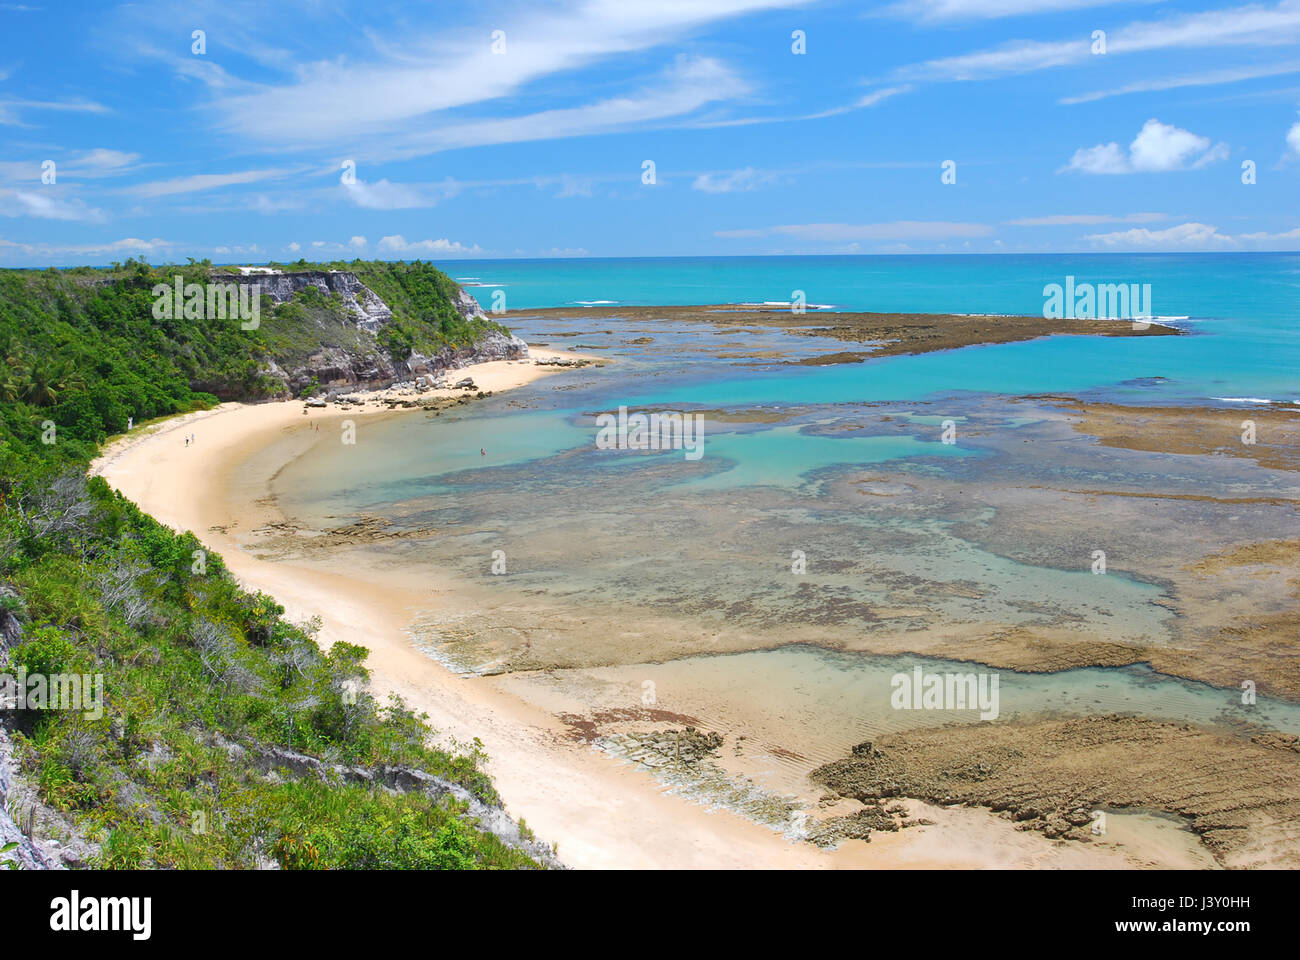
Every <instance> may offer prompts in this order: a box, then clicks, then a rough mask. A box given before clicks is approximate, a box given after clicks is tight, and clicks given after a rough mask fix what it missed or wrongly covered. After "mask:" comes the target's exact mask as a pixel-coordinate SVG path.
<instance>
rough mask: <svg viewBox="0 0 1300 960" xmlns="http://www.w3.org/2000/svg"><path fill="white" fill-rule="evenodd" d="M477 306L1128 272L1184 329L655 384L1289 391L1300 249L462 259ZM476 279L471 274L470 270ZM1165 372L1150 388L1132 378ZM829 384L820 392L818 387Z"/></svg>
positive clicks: (845, 304) (706, 396) (951, 289)
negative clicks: (743, 380) (1175, 333)
mask: <svg viewBox="0 0 1300 960" xmlns="http://www.w3.org/2000/svg"><path fill="white" fill-rule="evenodd" d="M447 269H448V272H450V273H451V275H452V276H454V277H457V278H473V279H469V280H467V281H466V282H468V283H470V284H476V285H474V286H470V287H468V289H469V290H470V292H471V293H473V294H474V295H475V296H476V297H478V298H479V300H480V302H481V303H483V305H484V307H485V308H487V309H490V308H491V306H492V303H493V295H494V293H496V292H497V291H503V292H504V295H505V305H506V307H507V308H508V309H510V310H520V309H531V308H537V307H566V306H567V307H575V308H576V309H582V307H583V305H589V304H600V305H620V304H622V305H641V304H646V305H675V304H703V303H764V302H787V303H788V302H790V300H791V297H792V295H793V293H794V291H803V293H804V295H805V297H806V300H807V303H808V304H809V305H822V306H825V307H828V308H829V309H831V310H862V311H878V312H921V313H989V314H1030V315H1041V313H1042V310H1043V306H1044V300H1045V297H1044V294H1043V290H1044V287H1045V286H1047V285H1048V284H1061V285H1064V284H1065V282H1066V277H1067V276H1073V277H1075V280H1076V283H1080V284H1081V283H1092V284H1103V283H1129V284H1131V283H1138V284H1149V285H1150V287H1151V312H1152V314H1153V315H1155V316H1156V317H1160V318H1176V319H1173V320H1170V321H1168V322H1171V323H1173V324H1174V325H1176V326H1181V327H1183V328H1184V329H1186V330H1188V331H1189V332H1191V333H1193V334H1194V336H1190V337H1181V338H1176V339H1175V338H1125V339H1110V338H1078V337H1059V338H1050V339H1047V340H1043V341H1035V342H1033V343H1028V344H1007V345H999V346H990V347H982V348H978V351H976V352H973V353H967V352H959V353H945V354H933V355H928V356H924V357H917V358H909V359H908V360H907V361H906V362H905V363H901V364H898V363H892V362H889V363H879V364H874V363H868V364H866V365H862V366H857V365H855V366H853V367H851V368H838V369H835V370H833V371H831V372H830V373H829V375H828V376H824V375H823V373H824V372H823V371H807V370H799V371H797V372H795V373H783V374H780V375H774V376H772V377H769V378H767V379H764V380H762V381H758V380H753V381H751V382H750V383H749V385H748V387H747V389H746V391H745V392H744V393H743V394H737V393H735V392H734V391H735V387H733V386H732V385H730V384H727V385H724V384H720V383H718V384H715V386H714V388H712V389H707V388H703V387H699V386H695V387H693V388H692V390H693V391H694V392H693V393H691V394H689V396H688V394H686V393H682V394H679V395H671V394H670V395H666V396H665V397H663V398H662V399H666V400H684V399H698V400H699V402H701V403H713V402H718V401H719V400H722V401H725V400H734V401H735V402H755V401H756V400H762V399H769V400H771V399H776V398H778V397H779V398H782V399H790V400H792V401H797V400H799V399H802V398H804V397H806V396H807V395H808V394H809V393H815V394H817V395H819V396H834V397H837V398H843V399H846V400H848V399H858V400H867V399H877V400H887V399H894V400H897V399H906V398H913V397H919V396H924V395H926V394H929V393H933V392H936V391H961V390H974V391H995V392H1004V393H1012V394H1016V393H1031V392H1045V391H1049V390H1059V391H1072V392H1076V393H1077V392H1082V391H1085V390H1090V389H1109V390H1111V391H1113V392H1114V393H1115V395H1116V396H1117V397H1118V398H1121V399H1127V400H1128V401H1129V402H1139V401H1140V402H1185V401H1189V400H1197V399H1204V400H1213V398H1248V397H1249V398H1259V399H1271V400H1277V401H1283V402H1294V401H1298V400H1300V382H1298V380H1297V371H1300V255H1297V254H1091V255H1082V254H1081V255H1025V256H1015V255H1004V256H995V255H989V256H956V255H954V256H862V257H853V256H845V257H711V258H665V259H617V260H607V259H591V260H496V261H487V260H485V261H457V262H456V263H454V264H451V265H449V266H448V268H447ZM477 284H482V285H481V286H480V285H477ZM1153 376H1163V377H1165V378H1167V381H1168V382H1162V383H1160V384H1158V385H1156V386H1154V387H1152V388H1143V389H1135V388H1130V387H1127V386H1125V384H1126V382H1127V381H1132V380H1141V379H1144V378H1148V377H1153ZM828 391H829V393H828Z"/></svg>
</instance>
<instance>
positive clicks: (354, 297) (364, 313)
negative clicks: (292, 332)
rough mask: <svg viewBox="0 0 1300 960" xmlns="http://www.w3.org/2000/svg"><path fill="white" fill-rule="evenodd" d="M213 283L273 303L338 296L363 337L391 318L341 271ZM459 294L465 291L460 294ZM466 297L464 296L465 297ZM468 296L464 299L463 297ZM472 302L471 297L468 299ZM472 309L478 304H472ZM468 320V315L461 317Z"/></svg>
mask: <svg viewBox="0 0 1300 960" xmlns="http://www.w3.org/2000/svg"><path fill="white" fill-rule="evenodd" d="M212 282H213V283H234V284H237V285H239V286H256V287H257V288H258V290H259V291H260V292H261V293H262V294H263V295H265V296H267V297H270V298H271V300H272V301H274V302H275V303H284V302H286V301H288V300H292V299H293V298H294V297H295V296H296V295H297V294H298V292H299V291H301V290H305V289H307V288H308V287H315V288H316V289H317V290H319V291H320V292H321V293H323V294H324V295H325V296H327V297H328V296H330V295H331V294H338V296H339V299H340V300H342V301H343V305H344V307H346V308H347V310H348V312H349V313H350V314H351V315H352V317H353V319H354V320H355V321H356V325H357V327H359V328H360V329H362V330H365V331H366V332H367V333H378V332H379V328H380V327H382V326H383V325H384V324H386V323H387V322H388V321H389V320H391V319H392V318H393V311H392V310H390V309H389V308H388V304H386V303H384V301H383V300H381V299H379V297H378V296H377V295H376V294H375V292H374V291H373V290H371V289H370V288H369V287H367V286H366V285H365V284H364V283H362V282H361V281H360V280H359V279H358V278H357V275H356V274H354V273H345V272H344V271H342V270H305V271H303V272H301V273H258V274H247V275H245V274H232V273H214V274H212ZM461 293H462V294H464V293H465V291H463V290H462V291H461ZM466 295H467V294H466ZM467 296H468V295H467ZM470 299H471V300H473V299H474V298H473V297H470ZM475 306H476V307H477V306H478V304H477V302H475ZM462 315H464V316H468V314H462Z"/></svg>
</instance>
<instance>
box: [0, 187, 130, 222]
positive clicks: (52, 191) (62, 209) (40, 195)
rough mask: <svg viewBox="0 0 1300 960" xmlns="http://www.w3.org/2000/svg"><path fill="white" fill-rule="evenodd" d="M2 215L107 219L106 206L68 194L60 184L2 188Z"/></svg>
mask: <svg viewBox="0 0 1300 960" xmlns="http://www.w3.org/2000/svg"><path fill="white" fill-rule="evenodd" d="M0 216H6V217H37V218H39V219H42V220H79V221H82V222H86V223H103V222H104V221H105V220H107V219H108V218H107V216H106V215H105V214H104V211H103V210H97V209H95V208H94V207H90V206H87V205H86V203H85V202H84V201H83V200H81V199H79V198H77V197H70V196H66V195H64V194H63V193H62V192H61V191H59V189H58V188H57V187H38V188H36V189H34V190H0Z"/></svg>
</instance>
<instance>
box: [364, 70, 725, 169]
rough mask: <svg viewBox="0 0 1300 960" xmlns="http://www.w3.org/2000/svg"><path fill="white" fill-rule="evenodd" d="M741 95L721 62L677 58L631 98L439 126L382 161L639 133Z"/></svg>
mask: <svg viewBox="0 0 1300 960" xmlns="http://www.w3.org/2000/svg"><path fill="white" fill-rule="evenodd" d="M747 92H749V85H748V84H747V83H746V82H745V81H744V80H742V79H741V78H740V76H739V75H738V74H737V73H736V72H735V71H733V70H732V69H731V67H729V66H727V65H726V64H725V63H723V62H722V61H720V60H715V59H712V58H709V57H686V56H679V57H678V58H677V60H676V61H675V62H674V63H673V65H672V66H671V67H670V68H669V69H668V70H666V71H665V72H664V74H663V75H662V76H661V77H659V78H657V79H656V80H655V81H654V82H653V83H650V84H648V85H647V86H645V87H644V88H643V89H641V90H639V91H637V92H636V93H634V94H628V95H625V96H619V97H610V98H608V99H606V100H599V101H595V102H592V103H588V104H584V105H582V106H579V107H566V108H561V109H556V110H543V111H540V112H538V113H531V114H525V115H523V116H516V117H495V118H492V119H486V120H468V121H464V122H461V123H446V124H440V125H438V126H436V127H434V128H433V129H430V130H428V131H427V132H424V133H416V134H410V135H407V136H405V137H397V138H394V139H393V140H392V141H391V143H390V145H389V146H388V147H387V148H386V149H385V157H386V158H387V159H399V158H405V157H411V156H419V155H422V154H428V153H436V152H438V151H441V150H455V149H459V148H463V147H477V146H484V145H487V144H501V143H525V142H528V141H533V140H559V139H564V138H568V137H582V136H589V135H591V134H597V133H614V132H619V131H626V130H630V129H635V128H644V126H645V125H646V124H654V123H662V122H665V121H668V120H671V119H673V118H677V117H681V116H684V115H686V114H689V113H692V112H694V111H696V110H698V109H700V108H701V107H703V106H705V105H707V104H709V103H715V102H717V101H719V100H726V99H729V98H731V97H735V96H740V95H742V94H745V93H747Z"/></svg>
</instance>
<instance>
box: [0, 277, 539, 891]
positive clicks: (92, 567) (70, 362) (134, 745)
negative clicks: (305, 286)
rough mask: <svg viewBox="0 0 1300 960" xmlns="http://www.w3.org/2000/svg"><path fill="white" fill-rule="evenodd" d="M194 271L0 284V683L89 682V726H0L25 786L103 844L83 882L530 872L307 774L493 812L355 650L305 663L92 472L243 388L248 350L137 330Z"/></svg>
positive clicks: (510, 855)
mask: <svg viewBox="0 0 1300 960" xmlns="http://www.w3.org/2000/svg"><path fill="white" fill-rule="evenodd" d="M426 269H429V270H431V269H432V268H426ZM207 270H208V266H207V265H206V264H191V265H189V266H187V267H181V268H165V269H164V270H162V271H155V270H154V269H153V268H151V267H148V266H147V265H145V264H139V263H128V264H127V265H125V266H124V267H118V268H115V269H114V270H111V271H102V270H70V271H3V272H0V351H2V352H3V354H4V370H3V375H4V379H3V381H2V382H0V631H3V630H5V629H8V630H12V629H14V628H20V629H21V636H20V637H19V638H18V639H17V642H16V644H15V645H13V646H12V648H10V647H9V644H8V643H7V642H5V641H4V640H3V638H0V674H4V673H7V674H9V675H14V674H16V672H17V671H18V669H19V668H23V669H25V670H27V671H28V672H29V673H31V674H42V675H46V676H48V675H51V674H85V675H102V677H103V684H104V686H103V694H104V696H103V701H104V710H103V715H102V716H98V717H95V716H87V715H86V713H85V712H84V711H78V710H68V709H59V710H53V709H25V710H0V723H2V724H3V725H4V726H5V728H6V729H7V730H8V731H9V733H10V735H11V736H12V738H13V741H14V749H15V753H16V755H17V757H18V758H19V760H20V763H21V767H22V771H23V774H24V776H25V778H26V779H27V780H28V781H30V782H32V783H33V784H35V786H36V788H37V790H38V792H39V795H40V797H41V800H42V801H43V802H44V803H45V804H47V805H48V806H50V807H53V808H55V809H57V810H59V811H62V813H63V814H64V815H65V817H66V818H67V819H68V820H69V821H70V822H71V823H73V824H74V825H75V828H76V830H77V832H79V833H80V834H81V835H82V836H84V837H86V838H87V839H89V840H91V841H94V842H95V843H97V844H98V845H99V848H100V853H99V855H98V857H97V859H95V860H94V861H93V862H92V863H90V864H89V865H91V866H101V867H111V868H130V867H158V868H209V867H223V868H248V867H255V866H268V865H274V866H279V867H282V868H310V869H331V868H376V867H384V868H434V869H442V868H532V867H536V866H537V864H536V863H535V862H534V861H533V860H532V859H530V858H529V857H528V856H526V855H525V854H524V853H522V852H519V851H518V850H515V849H512V848H510V847H508V846H506V845H505V844H503V843H502V842H501V841H500V840H498V838H497V837H495V836H494V835H492V834H491V833H489V832H487V831H485V830H483V829H481V827H480V826H479V825H478V824H477V823H476V822H475V821H474V820H473V819H472V818H470V817H469V816H468V815H467V813H466V811H465V809H463V807H462V805H461V804H459V803H457V802H455V801H454V800H452V799H450V798H449V797H444V798H443V799H441V800H437V799H433V798H431V797H429V796H427V795H425V794H423V793H405V794H403V793H395V792H391V791H388V790H385V789H383V788H382V787H379V786H370V785H364V784H361V783H356V782H344V780H343V779H342V778H341V777H336V776H332V775H326V776H323V777H322V776H318V775H317V774H316V773H314V772H312V769H311V768H312V767H313V766H316V767H318V766H319V764H310V763H308V764H305V765H304V764H303V763H302V762H300V760H301V758H302V757H307V758H315V760H316V761H320V762H322V763H324V764H326V765H333V764H339V765H347V766H348V767H349V768H352V769H354V770H361V771H366V770H368V771H372V772H374V773H375V774H376V775H378V774H379V773H380V772H382V771H383V770H384V769H385V768H388V767H394V766H396V767H404V768H408V769H412V770H416V771H422V772H423V773H425V774H429V775H432V776H435V777H440V778H443V779H445V780H448V781H452V782H454V783H456V784H459V785H461V786H463V787H464V788H466V789H467V790H468V791H469V792H470V793H471V794H472V795H474V796H477V797H478V798H479V799H481V800H484V801H486V802H493V801H494V800H495V799H496V797H495V793H494V790H493V788H492V784H491V782H490V781H489V779H488V777H487V776H486V774H484V773H483V771H482V770H481V769H480V763H481V760H482V755H481V752H480V750H479V745H478V744H477V742H475V743H474V744H470V745H467V746H464V747H459V748H457V749H456V750H444V749H439V748H436V747H434V746H431V743H432V731H431V730H430V729H429V728H428V726H427V724H426V722H425V720H424V718H423V717H421V716H416V715H415V714H413V713H412V712H411V711H410V710H409V709H408V708H407V707H406V706H405V705H404V704H403V703H401V701H400V700H396V699H394V700H392V701H390V702H387V703H377V702H375V700H374V699H373V698H372V697H371V696H370V694H368V693H367V692H366V680H367V676H368V675H367V671H366V668H365V657H366V650H365V649H364V648H362V647H358V646H354V645H351V644H347V643H336V644H334V646H333V647H331V648H330V649H329V650H328V651H325V650H322V649H321V648H320V647H319V646H318V645H317V643H316V641H315V636H314V633H315V630H314V627H313V625H312V624H307V625H294V624H291V623H289V622H288V621H286V620H285V619H284V616H283V613H284V611H283V609H282V608H281V607H280V606H279V605H278V604H277V603H276V602H275V601H274V599H272V598H271V597H269V596H266V595H265V594H260V593H249V592H246V591H244V590H243V589H241V588H240V587H239V585H238V584H237V583H236V582H235V580H234V578H233V577H232V576H231V575H230V574H229V572H228V571H227V569H226V568H225V566H224V564H223V563H222V561H221V558H220V557H219V556H217V555H215V554H208V553H205V552H204V550H203V547H202V544H201V543H200V542H199V541H198V540H197V539H196V538H195V537H193V536H192V535H190V534H178V533H176V532H175V531H173V530H171V529H169V528H167V527H164V526H162V525H161V524H159V523H158V522H156V521H155V520H153V519H152V518H150V517H149V516H147V515H145V514H143V513H142V512H141V511H140V510H139V509H138V508H136V507H135V506H134V505H133V504H131V503H130V502H129V501H127V500H125V499H123V498H122V497H121V496H120V495H118V494H116V493H114V492H113V491H111V490H110V489H109V488H108V486H107V484H106V483H105V482H104V481H103V480H102V479H100V478H87V477H86V475H85V469H86V465H87V463H88V461H89V459H90V458H91V457H92V456H93V455H94V453H95V452H96V450H97V446H98V443H99V441H101V440H102V439H103V437H104V436H105V434H107V433H117V432H121V431H123V430H125V429H126V423H127V418H128V417H133V418H134V420H135V422H136V423H137V424H140V423H143V422H145V421H146V420H148V419H152V418H156V417H160V416H165V415H168V414H173V413H177V412H181V411H185V410H189V409H194V408H196V407H204V406H207V405H210V404H211V403H213V402H214V401H215V399H216V398H215V397H214V396H212V395H211V394H209V393H208V392H207V391H205V390H202V389H199V387H200V386H201V385H203V384H210V383H213V382H214V381H215V380H220V381H221V383H223V384H225V385H226V386H231V385H240V386H239V389H240V390H246V391H248V393H247V395H248V396H254V395H256V393H257V391H258V389H260V386H259V382H258V378H259V376H260V374H259V365H260V364H261V363H262V361H263V360H264V358H265V356H266V355H267V351H268V350H271V349H273V348H272V347H271V346H270V345H268V342H267V341H266V339H265V338H261V339H259V338H255V337H252V338H251V337H249V336H248V335H247V332H245V331H241V330H240V329H239V325H238V323H237V322H229V321H227V322H224V326H222V325H220V324H217V323H213V324H209V323H206V322H202V321H178V322H172V321H156V320H154V319H153V317H152V314H151V309H150V308H151V305H152V298H151V297H150V296H149V290H150V288H151V287H152V285H153V283H154V282H161V281H159V279H158V278H159V276H160V275H171V274H173V273H174V272H180V273H182V274H183V275H185V276H186V278H187V280H189V279H195V280H197V279H199V278H202V277H203V276H206V271H207ZM396 272H397V273H399V274H400V273H402V272H403V271H396ZM417 272H418V271H417ZM448 282H450V281H448ZM435 288H436V285H435ZM430 295H431V294H430ZM381 296H382V294H381ZM411 304H412V306H409V307H404V309H421V307H420V306H419V301H418V298H416V299H413V300H412V301H411ZM438 322H439V323H441V321H438ZM430 323H432V321H430ZM439 329H441V327H439ZM243 395H244V394H241V396H243ZM45 441H49V442H45ZM275 751H288V752H290V753H289V754H288V755H287V756H288V757H289V759H291V760H292V761H293V762H288V761H287V760H286V754H284V753H280V754H277V753H275ZM286 763H287V766H286ZM304 770H306V772H303V771H304ZM295 771H297V772H295Z"/></svg>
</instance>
